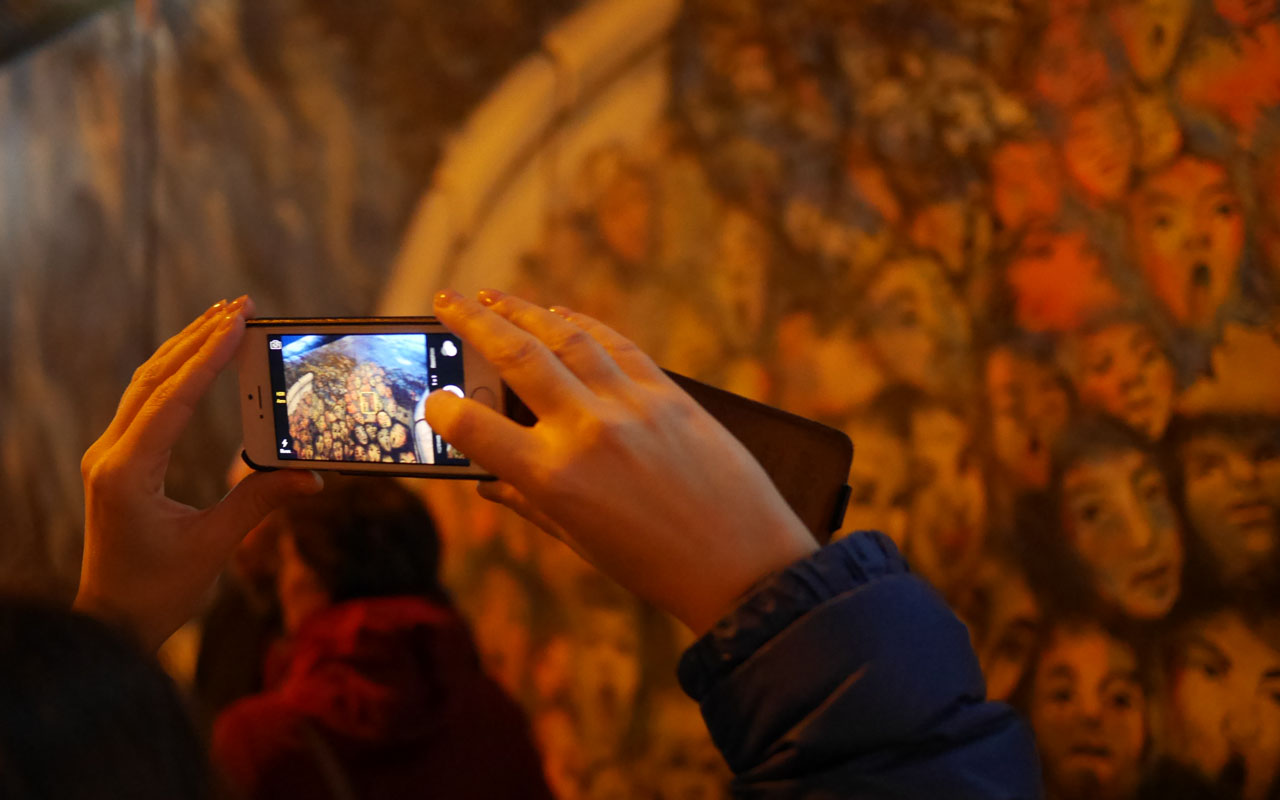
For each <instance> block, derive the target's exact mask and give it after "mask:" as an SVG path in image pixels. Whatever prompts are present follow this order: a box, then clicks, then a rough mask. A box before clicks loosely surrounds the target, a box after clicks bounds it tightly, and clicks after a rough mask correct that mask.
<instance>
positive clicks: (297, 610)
mask: <svg viewBox="0 0 1280 800" xmlns="http://www.w3.org/2000/svg"><path fill="white" fill-rule="evenodd" d="M264 524H265V525H273V526H277V527H278V530H279V533H280V570H279V574H278V576H277V579H276V588H277V592H278V593H279V596H280V605H281V610H282V612H283V616H284V624H285V628H286V630H290V631H293V630H297V627H298V625H300V624H301V623H302V621H303V620H304V619H305V618H306V617H307V616H309V615H310V614H311V613H312V612H314V611H317V610H319V609H320V608H324V607H326V606H328V605H331V604H334V603H341V602H344V601H347V600H355V599H358V598H362V597H387V596H394V595H421V596H424V597H429V598H432V599H437V600H439V599H443V597H444V590H443V589H442V588H441V586H440V581H439V563H440V540H439V538H438V536H437V534H436V528H435V523H434V522H433V521H432V519H431V515H430V513H429V512H428V511H427V508H426V506H424V505H423V503H422V500H421V499H419V498H418V496H417V495H415V494H413V493H412V492H410V491H409V490H407V489H405V488H404V487H403V486H401V485H400V484H399V483H397V482H396V481H395V480H392V479H388V478H351V477H345V476H334V475H330V476H327V477H326V478H325V487H324V489H323V490H322V491H321V492H320V493H318V494H315V495H311V496H309V497H305V498H301V499H298V500H295V501H293V502H291V503H289V504H287V505H285V506H283V507H281V508H280V509H279V510H277V511H276V512H275V513H273V514H272V515H271V516H270V517H268V518H267V521H266V522H265V523H264Z"/></svg>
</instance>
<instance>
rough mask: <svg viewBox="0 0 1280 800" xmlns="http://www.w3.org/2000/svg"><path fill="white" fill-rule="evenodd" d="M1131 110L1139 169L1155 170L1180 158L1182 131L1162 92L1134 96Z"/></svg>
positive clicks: (1138, 93)
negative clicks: (1135, 133)
mask: <svg viewBox="0 0 1280 800" xmlns="http://www.w3.org/2000/svg"><path fill="white" fill-rule="evenodd" d="M1129 108H1130V110H1131V111H1132V113H1133V122H1134V125H1135V126H1137V131H1138V155H1137V163H1138V166H1139V167H1140V168H1142V169H1144V170H1150V169H1154V168H1155V167H1158V166H1160V165H1162V164H1164V163H1166V162H1167V161H1169V159H1171V158H1173V157H1174V156H1175V155H1177V153H1178V150H1180V149H1181V148H1182V128H1180V127H1179V126H1178V120H1177V118H1175V117H1174V116H1173V111H1172V110H1171V109H1170V108H1169V103H1168V101H1167V100H1166V99H1165V98H1164V96H1163V95H1162V94H1160V93H1159V92H1149V93H1144V92H1133V93H1132V94H1130V96H1129Z"/></svg>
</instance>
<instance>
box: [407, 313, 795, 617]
mask: <svg viewBox="0 0 1280 800" xmlns="http://www.w3.org/2000/svg"><path fill="white" fill-rule="evenodd" d="M479 297H480V301H479V302H477V301H476V300H471V299H468V298H464V297H462V296H461V295H459V294H457V293H456V292H452V291H446V292H441V293H440V294H439V295H437V296H436V302H435V309H436V314H437V315H438V316H439V318H440V320H441V321H442V322H444V323H445V324H446V325H447V326H448V327H449V328H450V329H451V330H453V331H454V332H455V333H456V334H458V336H460V337H461V338H462V339H464V340H466V342H467V343H468V344H470V345H471V346H472V347H473V348H475V349H476V351H478V352H479V353H480V355H482V356H483V357H484V358H485V359H487V360H489V361H490V362H492V363H493V364H494V365H495V366H496V367H497V368H498V370H499V372H500V373H501V375H502V378H503V380H504V381H505V382H506V383H507V384H508V385H509V386H510V387H511V388H512V389H513V390H514V391H515V392H516V394H518V395H519V396H520V399H521V400H523V401H524V402H525V404H526V405H528V406H529V408H530V410H532V411H533V413H534V414H536V415H537V417H538V423H537V424H536V425H534V426H533V427H532V428H526V427H523V426H521V425H519V424H517V423H515V422H513V421H512V420H510V419H507V418H506V417H504V416H502V415H501V414H499V413H497V412H496V411H493V410H492V409H489V408H487V407H486V406H483V405H481V404H480V403H477V402H475V401H473V400H469V399H464V398H460V397H456V396H455V395H452V394H450V393H448V392H436V393H434V394H432V395H431V397H430V398H429V399H428V401H427V405H426V414H427V421H428V422H429V423H430V425H431V427H432V429H433V430H435V431H437V432H438V433H440V435H441V436H443V437H444V438H445V439H446V440H447V441H449V442H450V443H451V444H453V445H454V446H456V447H458V448H459V449H460V450H462V451H463V452H465V453H466V454H467V455H468V456H469V457H470V458H472V459H473V460H474V461H475V462H476V463H478V464H480V465H481V466H483V467H484V468H485V469H486V470H488V471H489V472H491V473H492V474H494V475H495V476H497V477H498V478H499V481H498V482H497V483H484V482H482V483H481V484H480V493H481V495H483V496H485V497H487V498H488V499H491V500H495V501H497V502H500V503H502V504H504V505H506V506H508V507H510V508H512V509H513V510H515V511H516V512H517V513H519V514H521V515H522V516H524V517H526V518H527V519H529V520H530V521H532V522H534V523H535V524H537V525H539V526H540V527H542V528H543V529H544V530H547V531H548V532H550V533H551V534H552V535H554V536H557V537H558V538H560V539H562V540H563V541H565V542H566V543H567V544H568V545H569V546H571V547H572V548H573V549H574V550H576V551H577V552H578V553H579V554H580V555H581V556H583V557H584V558H586V559H587V560H588V561H590V562H591V563H592V564H594V565H595V566H596V567H597V568H599V569H600V570H602V571H603V572H605V573H606V574H608V575H609V576H610V577H612V578H613V579H614V580H616V581H618V582H619V583H621V584H622V585H623V586H625V587H627V588H628V589H630V590H631V591H633V592H635V593H636V594H637V595H639V596H640V597H641V598H643V599H645V600H646V601H648V602H650V603H652V604H654V605H655V606H657V607H659V608H662V609H664V610H666V611H668V612H670V613H671V614H673V615H674V616H675V617H676V618H678V619H680V620H681V621H682V622H684V623H685V624H686V625H688V626H689V628H691V629H692V630H693V631H694V632H695V633H699V634H701V633H702V632H704V631H706V630H708V629H709V628H710V627H711V626H712V625H713V624H715V622H716V621H717V620H719V619H720V618H721V617H722V616H724V615H725V614H727V613H728V612H729V611H731V610H732V609H733V608H734V607H735V606H736V604H737V602H738V600H739V599H740V597H741V596H742V595H743V594H744V593H745V592H746V591H747V590H748V589H750V588H751V586H752V585H754V584H755V583H756V582H757V581H759V580H760V579H761V578H763V577H764V576H766V575H767V574H769V573H770V572H772V571H774V570H778V569H781V568H783V567H785V566H787V565H788V564H791V563H792V562H794V561H797V560H799V559H801V558H804V557H805V556H807V555H808V554H810V553H811V552H813V551H814V550H815V549H816V548H817V542H816V541H815V540H814V538H813V537H812V535H810V533H809V531H808V530H807V529H806V528H805V526H804V524H803V523H802V522H801V521H800V519H799V518H798V517H797V516H796V515H795V513H794V512H793V511H792V510H791V508H790V507H789V506H788V505H787V503H786V501H785V500H784V499H783V498H782V496H781V495H780V494H779V493H778V490H777V489H776V488H775V487H774V485H773V482H772V481H771V480H770V479H769V477H768V475H766V474H765V472H764V469H763V468H762V467H761V466H760V465H759V463H757V462H756V460H755V459H754V458H752V456H751V454H750V453H748V452H747V450H746V448H745V447H743V446H742V444H741V443H740V442H738V440H737V439H735V438H734V437H733V435H732V434H731V433H729V431H727V430H726V429H725V428H724V427H723V426H722V425H720V423H718V422H717V421H716V420H715V419H714V418H713V417H712V416H711V415H710V414H708V413H707V412H706V411H705V410H704V409H703V408H702V407H701V406H699V405H698V404H697V403H696V402H695V401H694V400H693V399H692V398H691V397H689V395H688V394H686V393H685V392H684V391H682V390H681V389H680V388H679V387H678V386H676V385H675V383H673V382H672V381H671V379H670V378H668V377H667V376H666V375H665V374H664V373H663V372H662V370H660V369H659V368H658V367H657V365H656V364H654V363H653V361H652V360H650V359H649V357H648V356H646V355H645V354H644V353H642V352H640V350H639V349H638V348H637V347H636V346H635V345H634V344H633V343H631V342H630V341H628V340H627V339H625V338H623V337H622V336H621V335H619V334H618V333H617V332H615V331H613V330H612V329H610V328H608V327H606V326H605V325H603V324H601V323H600V322H597V321H596V320H593V319H591V318H590V317H587V316H586V315H583V314H577V313H574V312H569V311H566V310H564V309H556V310H555V311H554V312H553V311H548V310H546V309H542V308H539V307H537V306H535V305H533V304H531V303H528V302H526V301H524V300H521V299H519V298H516V297H510V296H507V295H503V294H502V293H500V292H495V291H491V290H486V291H484V292H481V293H480V295H479Z"/></svg>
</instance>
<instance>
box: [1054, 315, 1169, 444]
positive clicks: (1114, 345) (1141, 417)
mask: <svg viewBox="0 0 1280 800" xmlns="http://www.w3.org/2000/svg"><path fill="white" fill-rule="evenodd" d="M1076 388H1077V390H1078V391H1079V392H1080V399H1081V400H1082V401H1083V402H1084V403H1085V404H1086V405H1091V406H1093V407H1095V408H1098V409H1101V410H1102V411H1105V412H1106V413H1107V414H1110V415H1111V416H1113V417H1115V418H1116V419H1118V420H1120V421H1121V422H1123V423H1125V424H1126V425H1128V426H1129V427H1130V428H1133V429H1134V430H1135V431H1137V432H1138V433H1140V434H1142V435H1143V436H1145V437H1146V438H1148V439H1151V440H1153V441H1154V440H1155V439H1158V438H1160V436H1161V435H1162V434H1163V433H1164V430H1165V428H1166V427H1167V426H1168V424H1169V417H1170V415H1171V414H1172V413H1173V390H1174V376H1173V365H1172V364H1171V363H1170V362H1169V357H1168V356H1167V355H1165V353H1164V351H1163V350H1162V349H1161V348H1160V345H1159V342H1157V341H1156V338H1155V335H1154V334H1152V333H1151V331H1150V330H1148V329H1147V327H1146V326H1144V325H1142V324H1141V323H1138V322H1117V323H1115V324H1113V325H1108V326H1106V327H1104V328H1102V329H1101V330H1098V331H1095V332H1093V333H1090V334H1087V335H1086V336H1084V337H1083V338H1082V339H1081V341H1080V363H1079V367H1078V374H1077V376H1076Z"/></svg>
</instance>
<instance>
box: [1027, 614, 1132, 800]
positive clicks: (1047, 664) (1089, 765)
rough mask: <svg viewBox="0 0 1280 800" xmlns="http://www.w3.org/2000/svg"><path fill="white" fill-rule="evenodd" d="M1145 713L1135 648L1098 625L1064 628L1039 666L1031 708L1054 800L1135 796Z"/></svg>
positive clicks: (1052, 638)
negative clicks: (1062, 798) (1057, 799)
mask: <svg viewBox="0 0 1280 800" xmlns="http://www.w3.org/2000/svg"><path fill="white" fill-rule="evenodd" d="M1146 706H1147V700H1146V695H1145V693H1144V692H1143V688H1142V684H1141V682H1140V681H1139V676H1138V661H1137V657H1136V655H1135V654H1134V652H1133V649H1132V648H1131V647H1129V646H1128V645H1127V644H1125V643H1124V642H1122V641H1120V640H1119V639H1116V638H1115V637H1113V636H1111V635H1110V634H1108V633H1106V632H1105V631H1103V630H1102V629H1101V628H1099V627H1096V626H1086V627H1078V628H1074V627H1073V628H1063V627H1059V628H1057V629H1056V630H1055V631H1054V632H1053V633H1052V635H1051V636H1050V638H1049V640H1048V642H1047V643H1046V645H1045V648H1044V650H1043V652H1042V653H1041V654H1040V658H1039V659H1038V661H1037V663H1036V667H1035V675H1034V680H1033V684H1032V692H1031V708H1030V716H1031V727H1032V729H1033V730H1034V731H1035V735H1036V741H1037V742H1038V744H1039V747H1040V755H1041V760H1042V763H1043V765H1044V773H1045V785H1046V788H1047V789H1048V790H1049V794H1050V796H1056V795H1061V796H1063V797H1096V798H1116V799H1117V800H1118V799H1119V798H1128V797H1132V796H1133V793H1134V790H1135V789H1136V788H1137V784H1138V779H1139V773H1140V765H1141V762H1142V754H1143V751H1144V749H1145V748H1146V742H1147V721H1146Z"/></svg>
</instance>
